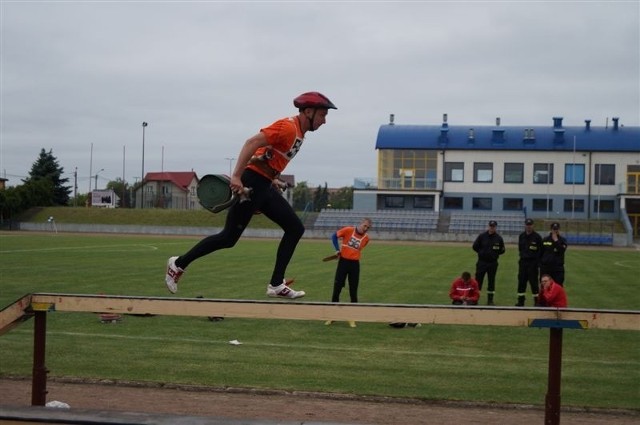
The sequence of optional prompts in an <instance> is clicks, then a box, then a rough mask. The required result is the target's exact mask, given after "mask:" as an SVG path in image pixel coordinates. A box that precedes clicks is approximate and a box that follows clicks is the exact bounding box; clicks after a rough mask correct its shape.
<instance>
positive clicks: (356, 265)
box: [331, 258, 360, 303]
mask: <svg viewBox="0 0 640 425" xmlns="http://www.w3.org/2000/svg"><path fill="white" fill-rule="evenodd" d="M347 278H348V279H349V297H350V298H351V302H352V303H357V302H358V284H359V283H360V261H358V260H347V259H345V258H340V259H339V260H338V267H337V268H336V276H335V278H334V280H333V294H332V295H331V302H334V303H337V302H340V292H342V288H344V285H345V283H346V281H347Z"/></svg>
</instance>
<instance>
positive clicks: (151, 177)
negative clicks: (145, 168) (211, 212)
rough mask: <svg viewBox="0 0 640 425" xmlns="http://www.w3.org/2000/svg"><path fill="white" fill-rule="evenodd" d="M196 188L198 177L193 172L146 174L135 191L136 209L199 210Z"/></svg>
mask: <svg viewBox="0 0 640 425" xmlns="http://www.w3.org/2000/svg"><path fill="white" fill-rule="evenodd" d="M197 187H198V175H197V174H196V173H195V172H193V171H164V172H159V173H158V172H155V173H147V174H146V175H145V176H144V181H143V185H141V186H140V187H138V189H137V190H136V208H140V206H141V205H143V208H166V209H177V210H196V209H201V208H202V207H201V206H200V204H199V203H198V196H197V194H196V189H197ZM142 190H144V192H142ZM142 202H144V204H142Z"/></svg>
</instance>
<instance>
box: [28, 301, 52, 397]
mask: <svg viewBox="0 0 640 425" xmlns="http://www.w3.org/2000/svg"><path fill="white" fill-rule="evenodd" d="M46 344H47V312H46V310H45V311H36V312H35V321H34V330H33V373H32V381H31V405H32V406H44V405H45V404H46V403H47V373H49V371H48V370H47V366H46V364H45V358H46Z"/></svg>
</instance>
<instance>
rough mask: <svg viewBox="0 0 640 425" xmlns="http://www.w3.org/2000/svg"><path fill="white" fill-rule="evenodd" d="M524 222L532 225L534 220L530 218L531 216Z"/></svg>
mask: <svg viewBox="0 0 640 425" xmlns="http://www.w3.org/2000/svg"><path fill="white" fill-rule="evenodd" d="M524 224H526V225H527V226H530V225H532V224H533V220H532V219H530V218H528V219H526V220H525V221H524Z"/></svg>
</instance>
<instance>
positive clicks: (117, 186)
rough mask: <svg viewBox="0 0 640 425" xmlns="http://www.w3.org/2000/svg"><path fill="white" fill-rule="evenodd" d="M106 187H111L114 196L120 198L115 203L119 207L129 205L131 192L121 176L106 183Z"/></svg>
mask: <svg viewBox="0 0 640 425" xmlns="http://www.w3.org/2000/svg"><path fill="white" fill-rule="evenodd" d="M107 189H111V190H113V191H114V192H115V193H116V196H118V197H119V198H120V203H119V204H118V205H117V206H118V207H120V208H127V207H131V206H132V204H131V192H130V191H129V189H130V188H129V184H128V183H127V182H126V181H123V180H122V179H121V178H117V179H115V180H113V181H110V182H109V183H107Z"/></svg>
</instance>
